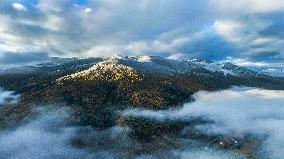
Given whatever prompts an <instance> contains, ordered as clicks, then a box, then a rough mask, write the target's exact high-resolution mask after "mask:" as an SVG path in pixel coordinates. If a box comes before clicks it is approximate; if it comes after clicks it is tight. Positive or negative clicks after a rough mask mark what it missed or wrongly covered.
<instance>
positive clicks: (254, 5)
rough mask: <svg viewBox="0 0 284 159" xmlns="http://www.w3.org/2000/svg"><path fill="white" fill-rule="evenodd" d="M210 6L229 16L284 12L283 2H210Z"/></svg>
mask: <svg viewBox="0 0 284 159" xmlns="http://www.w3.org/2000/svg"><path fill="white" fill-rule="evenodd" d="M210 4H211V5H212V6H214V7H215V8H216V9H217V10H218V11H220V12H226V13H229V14H236V13H239V14H253V13H271V12H281V11H284V2H283V1H281V0H240V1H235V0H210Z"/></svg>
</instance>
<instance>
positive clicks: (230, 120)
mask: <svg viewBox="0 0 284 159" xmlns="http://www.w3.org/2000/svg"><path fill="white" fill-rule="evenodd" d="M2 92H3V91H2ZM4 97H5V98H6V96H4ZM194 97H195V101H194V102H192V103H187V104H185V105H184V106H183V107H181V108H179V109H175V110H164V111H152V110H141V109H133V110H126V111H124V112H122V115H124V116H136V117H139V116H140V117H144V118H151V119H154V120H159V121H167V120H177V121H178V120H188V121H190V120H191V119H192V118H196V117H201V118H203V119H206V120H210V121H213V122H210V123H207V124H200V125H197V126H196V129H198V130H200V131H202V132H204V133H207V134H215V135H216V134H217V135H229V136H236V137H240V138H241V137H243V136H244V135H246V134H252V135H253V136H255V137H257V138H259V139H261V140H262V144H260V146H259V150H258V151H259V155H261V158H268V159H281V158H283V157H282V156H284V133H283V132H284V91H273V90H262V89H255V88H245V87H235V88H232V89H229V90H224V91H218V92H204V91H201V92H198V93H196V94H195V95H194ZM1 98H3V96H0V101H2V100H3V99H1ZM35 111H36V112H38V114H37V115H36V116H35V117H32V118H30V119H28V120H27V121H26V122H25V123H23V124H22V125H21V126H19V127H17V128H14V129H11V130H1V132H0V158H1V159H2V158H3V159H4V158H5V159H18V158H29V159H52V158H63V159H69V158H72V159H73V158H75V159H76V158H80V159H81V158H102V159H103V158H107V159H115V158H126V159H127V158H137V159H156V158H157V159H159V158H161V159H167V158H169V159H170V158H181V159H238V158H244V157H243V156H242V155H237V154H235V153H232V152H229V151H225V150H217V149H215V148H213V147H207V146H206V145H204V144H202V143H199V142H197V141H193V140H190V139H184V138H181V137H178V136H177V137H172V138H170V139H165V140H170V143H171V144H173V145H178V146H172V147H170V149H161V148H159V149H155V145H153V144H152V145H147V144H146V143H141V142H139V141H137V140H133V139H131V138H130V137H129V136H128V135H127V133H128V131H129V128H125V127H113V128H109V129H107V130H100V129H94V128H90V127H79V126H72V125H70V124H69V123H68V116H69V111H68V109H67V108H56V107H54V106H53V107H50V106H48V107H44V108H43V107H41V108H38V109H36V110H35ZM79 141H80V142H83V143H84V144H82V143H80V142H79ZM161 142H162V143H163V144H165V143H168V142H164V141H161ZM155 144H156V143H155ZM157 144H159V143H157Z"/></svg>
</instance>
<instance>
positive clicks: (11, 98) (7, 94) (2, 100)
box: [0, 87, 19, 105]
mask: <svg viewBox="0 0 284 159" xmlns="http://www.w3.org/2000/svg"><path fill="white" fill-rule="evenodd" d="M18 97H19V95H16V94H15V92H13V91H5V90H4V89H2V88H1V87H0V105H1V104H11V103H15V102H16V101H17V99H18Z"/></svg>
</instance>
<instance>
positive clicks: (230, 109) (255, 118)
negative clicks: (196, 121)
mask: <svg viewBox="0 0 284 159" xmlns="http://www.w3.org/2000/svg"><path fill="white" fill-rule="evenodd" d="M194 98H195V101H194V102H192V103H188V104H185V105H184V106H183V107H182V108H180V109H177V110H167V111H151V110H130V111H126V113H125V114H126V115H134V116H144V117H149V118H154V119H157V120H167V119H172V120H180V119H182V120H186V119H187V120H191V119H192V118H196V117H202V118H204V119H208V120H210V121H214V122H213V123H208V124H205V125H198V126H197V127H196V128H197V129H199V130H202V131H203V132H205V133H208V134H212V133H213V134H222V135H228V136H235V137H242V136H244V135H246V134H252V135H254V136H256V137H259V138H260V139H263V143H262V146H261V147H259V148H260V153H261V155H264V156H263V157H264V158H273V159H281V158H282V156H283V155H284V153H283V151H282V148H283V146H284V136H283V133H282V132H283V131H284V118H283V115H284V91H276V90H263V89H255V88H240V87H236V88H233V89H230V90H224V91H218V92H204V91H201V92H198V93H196V94H195V95H194ZM263 137H264V138H263Z"/></svg>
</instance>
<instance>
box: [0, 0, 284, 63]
mask: <svg viewBox="0 0 284 159" xmlns="http://www.w3.org/2000/svg"><path fill="white" fill-rule="evenodd" d="M283 6H284V4H283V2H281V1H277V0H275V1H273V2H271V1H270V0H253V1H249V0H241V1H233V0H228V1H227V0H226V1H223V0H220V1H219V0H205V1H202V0H194V1H193V0H190V1H187V0H178V1H172V0H165V1H158V0H142V1H141V0H134V1H127V0H121V1H116V0H84V1H69V0H62V1H56V0H35V1H29V2H25V1H12V2H11V1H8V0H3V1H1V2H0V20H1V24H0V52H14V53H27V52H33V53H34V52H47V53H48V54H49V56H109V55H113V54H123V55H142V54H143V55H145V54H148V55H160V56H174V55H179V57H182V56H185V57H203V58H209V59H213V60H220V59H223V58H225V57H227V56H233V57H237V58H247V59H250V60H270V61H271V60H283V59H284V53H283V49H284V48H283V46H284V45H283V44H284V41H283V35H284V33H283V32H284V29H283V25H284V23H283V22H282V17H283V13H284V7H283ZM0 59H1V57H0Z"/></svg>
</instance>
